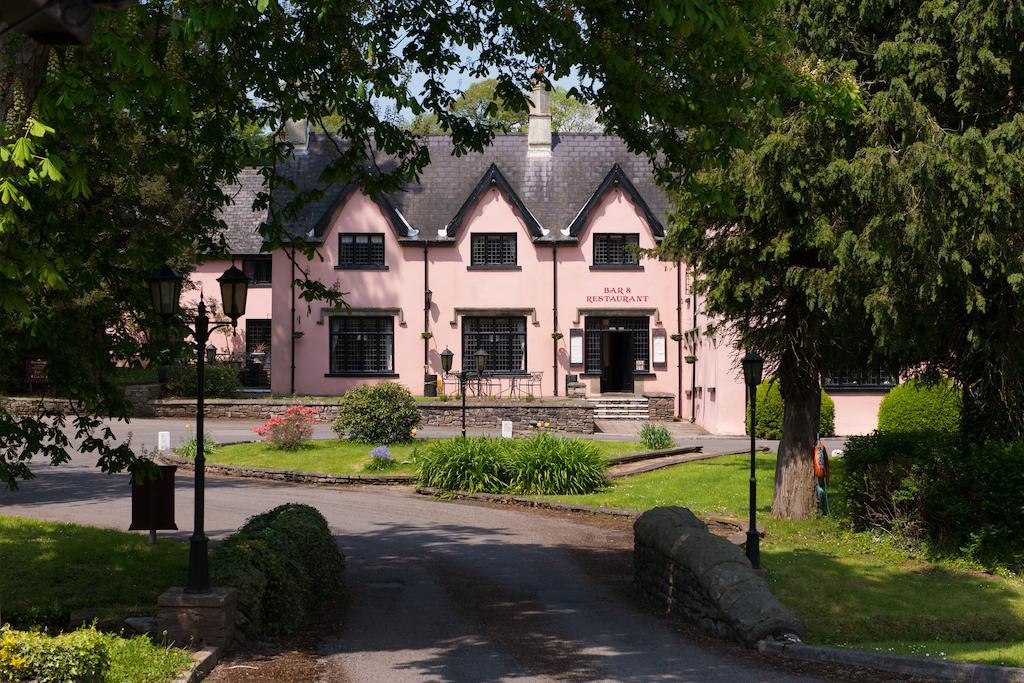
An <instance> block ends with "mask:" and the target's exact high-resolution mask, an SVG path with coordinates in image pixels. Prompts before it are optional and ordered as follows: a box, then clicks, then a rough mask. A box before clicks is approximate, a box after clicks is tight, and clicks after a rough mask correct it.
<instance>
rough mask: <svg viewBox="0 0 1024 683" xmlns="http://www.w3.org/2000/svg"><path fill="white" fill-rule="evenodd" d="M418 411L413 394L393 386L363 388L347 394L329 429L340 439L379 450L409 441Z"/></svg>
mask: <svg viewBox="0 0 1024 683" xmlns="http://www.w3.org/2000/svg"><path fill="white" fill-rule="evenodd" d="M419 423H420V411H419V410H418V409H417V408H416V399H415V398H413V396H412V393H410V392H409V390H408V389H406V388H405V387H403V386H402V385H401V384H398V383H396V382H383V383H381V384H376V385H369V384H364V385H362V386H359V387H356V388H355V389H352V390H351V391H349V392H347V393H346V394H345V395H344V396H342V397H341V401H340V403H339V405H338V418H337V419H336V420H335V421H334V424H333V425H332V427H331V428H332V429H333V430H334V431H335V433H337V435H338V436H339V437H340V438H346V437H347V438H349V439H351V440H352V441H358V442H361V443H366V444H371V445H374V446H380V445H383V444H392V443H404V442H407V441H412V438H413V437H412V430H413V429H414V428H415V427H416V426H417V425H418V424H419Z"/></svg>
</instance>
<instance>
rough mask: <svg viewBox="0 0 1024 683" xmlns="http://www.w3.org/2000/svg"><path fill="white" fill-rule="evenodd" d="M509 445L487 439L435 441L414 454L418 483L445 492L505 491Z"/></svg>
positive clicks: (508, 472)
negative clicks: (417, 460) (416, 460)
mask: <svg viewBox="0 0 1024 683" xmlns="http://www.w3.org/2000/svg"><path fill="white" fill-rule="evenodd" d="M511 451H512V442H511V441H509V440H508V439H496V438H493V437H488V436H479V437H477V436H472V437H466V438H458V439H445V440H444V441H435V442H434V443H432V444H430V446H428V447H427V448H426V449H424V450H423V451H421V452H419V453H418V459H419V465H420V483H421V484H423V485H424V486H436V487H437V488H440V489H444V490H446V491H469V492H470V493H475V492H477V491H484V492H488V493H500V492H502V491H507V490H508V485H509V481H510V480H511V478H512V455H511Z"/></svg>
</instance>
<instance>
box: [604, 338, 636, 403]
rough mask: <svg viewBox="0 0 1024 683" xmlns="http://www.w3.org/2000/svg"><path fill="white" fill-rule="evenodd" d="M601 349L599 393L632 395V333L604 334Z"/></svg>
mask: <svg viewBox="0 0 1024 683" xmlns="http://www.w3.org/2000/svg"><path fill="white" fill-rule="evenodd" d="M601 347H602V348H601V350H602V354H601V356H602V358H601V361H602V362H601V393H607V392H625V393H633V367H634V358H633V348H634V346H633V333H632V332H629V331H608V332H604V333H603V334H602V335H601Z"/></svg>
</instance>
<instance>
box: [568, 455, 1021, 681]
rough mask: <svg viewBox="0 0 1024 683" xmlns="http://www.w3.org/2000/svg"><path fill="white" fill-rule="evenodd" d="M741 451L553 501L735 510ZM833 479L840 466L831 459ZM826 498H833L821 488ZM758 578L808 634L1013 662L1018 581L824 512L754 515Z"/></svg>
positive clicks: (830, 641)
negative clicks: (758, 527) (925, 553)
mask: <svg viewBox="0 0 1024 683" xmlns="http://www.w3.org/2000/svg"><path fill="white" fill-rule="evenodd" d="M774 461H775V456H774V454H770V453H766V454H759V455H758V458H757V475H758V508H759V510H760V511H762V512H764V513H767V512H768V511H769V509H770V504H771V496H772V486H773V483H774V475H775V465H774ZM748 471H749V458H748V457H747V456H726V457H722V458H716V459H714V460H706V461H698V462H693V463H688V464H684V465H678V466H676V467H672V468H668V469H665V470H659V471H656V472H650V473H647V474H641V475H637V476H635V477H629V478H626V479H623V480H618V481H616V482H615V484H614V485H613V486H612V487H611V488H609V489H608V490H606V491H604V492H601V493H596V494H593V495H588V496H552V497H548V498H550V499H553V500H559V501H564V502H571V503H577V504H588V505H606V506H610V507H619V508H634V509H638V510H645V509H648V508H651V507H655V506H659V505H683V506H686V507H689V508H690V509H692V510H693V511H694V512H696V513H698V514H730V515H733V516H737V517H742V516H745V515H746V514H747V511H746V506H747V473H748ZM832 472H833V477H834V479H835V478H838V477H841V476H842V473H843V467H842V461H837V462H835V463H834V465H833V468H832ZM833 503H838V504H841V501H839V500H836V494H835V492H834V491H833ZM759 521H761V522H763V523H764V524H765V527H766V531H767V534H766V537H765V539H764V540H763V541H762V546H761V549H762V566H763V567H764V570H765V578H766V579H767V580H768V583H769V584H770V585H771V587H772V590H773V591H774V592H775V594H776V595H777V596H778V597H779V599H780V600H782V602H783V603H784V604H785V605H786V606H787V607H789V608H790V609H791V610H792V611H793V613H794V614H795V615H796V616H797V617H798V618H799V619H800V620H801V621H802V622H803V624H804V626H805V627H806V629H807V640H808V642H811V643H815V644H822V645H842V646H849V647H858V648H864V649H880V650H885V651H892V652H898V653H901V654H915V655H922V656H923V655H924V654H925V653H927V654H928V655H929V656H931V657H947V658H950V659H961V660H965V661H971V662H982V663H986V664H1002V665H1008V666H1024V642H1022V641H1024V580H1022V579H1021V578H1019V577H1016V578H1014V577H1010V578H1007V577H1001V576H995V575H991V574H986V573H983V572H981V571H976V570H973V569H971V568H965V567H963V566H959V565H957V564H954V563H952V562H945V561H930V560H928V559H927V558H924V557H922V556H921V555H918V554H915V553H914V552H911V551H909V550H906V549H902V548H900V547H897V546H896V545H895V544H894V543H892V542H891V541H890V540H889V538H888V537H885V536H882V535H879V534H871V533H853V532H851V531H848V530H845V529H843V528H842V526H841V525H840V524H839V523H837V522H836V521H834V520H832V519H815V520H807V521H786V520H777V519H773V518H771V517H770V516H769V515H768V514H765V515H764V516H763V517H759Z"/></svg>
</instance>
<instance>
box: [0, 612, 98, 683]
mask: <svg viewBox="0 0 1024 683" xmlns="http://www.w3.org/2000/svg"><path fill="white" fill-rule="evenodd" d="M109 666H110V657H109V655H108V652H107V646H106V643H105V638H104V635H103V634H102V633H100V632H99V631H97V630H96V629H95V628H83V629H79V630H77V631H72V632H70V633H62V634H60V635H58V636H48V635H46V634H44V633H39V632H29V631H13V630H11V629H10V628H8V627H6V626H4V627H0V681H27V680H33V681H39V683H49V682H51V681H52V682H53V683H58V682H59V683H63V682H64V681H83V682H86V683H93V682H95V683H99V681H102V680H103V674H104V673H105V672H106V671H107V669H108V667H109Z"/></svg>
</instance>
